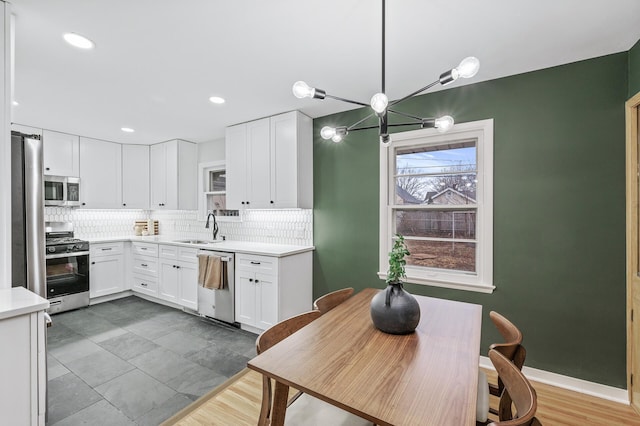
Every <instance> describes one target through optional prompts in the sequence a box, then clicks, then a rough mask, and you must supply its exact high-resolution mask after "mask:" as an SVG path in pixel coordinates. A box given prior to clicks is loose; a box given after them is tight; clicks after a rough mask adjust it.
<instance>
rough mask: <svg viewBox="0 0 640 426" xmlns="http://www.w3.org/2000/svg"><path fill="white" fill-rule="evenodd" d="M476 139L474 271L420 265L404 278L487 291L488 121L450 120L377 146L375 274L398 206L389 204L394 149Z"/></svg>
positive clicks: (490, 286)
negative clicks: (444, 127)
mask: <svg viewBox="0 0 640 426" xmlns="http://www.w3.org/2000/svg"><path fill="white" fill-rule="evenodd" d="M465 139H466V140H469V139H474V140H476V149H477V157H476V163H477V179H478V183H477V189H476V197H477V198H476V203H477V213H476V215H477V217H476V240H477V245H476V273H468V272H455V271H445V270H442V269H435V268H433V269H430V268H425V267H415V266H407V267H406V274H407V278H406V282H409V283H414V284H422V285H429V286H433V287H445V288H452V289H458V290H470V291H476V292H481V293H492V292H493V290H494V289H495V286H494V283H493V119H487V120H478V121H472V122H468V123H461V124H455V125H454V126H453V127H452V128H451V129H450V130H449V131H448V132H446V133H440V132H438V131H437V130H436V129H420V130H412V131H408V132H401V133H394V134H393V135H392V142H391V144H390V145H389V146H387V147H385V146H381V147H380V230H379V237H380V244H379V248H380V249H379V262H378V265H379V266H378V270H379V272H378V276H379V277H380V278H381V279H386V277H387V272H386V271H387V269H388V265H389V261H388V253H389V252H390V251H391V239H392V236H393V231H394V214H393V213H394V211H395V210H396V209H397V210H402V209H403V207H405V208H406V206H403V205H394V204H391V201H390V200H392V199H395V179H394V176H395V152H396V149H397V148H404V147H407V146H424V145H430V146H434V145H435V146H437V145H444V144H448V143H451V142H455V141H460V140H465Z"/></svg>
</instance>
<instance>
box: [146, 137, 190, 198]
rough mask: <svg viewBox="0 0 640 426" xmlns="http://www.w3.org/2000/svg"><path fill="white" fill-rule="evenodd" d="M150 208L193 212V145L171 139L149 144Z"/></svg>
mask: <svg viewBox="0 0 640 426" xmlns="http://www.w3.org/2000/svg"><path fill="white" fill-rule="evenodd" d="M149 154H150V155H149V157H150V161H149V167H150V172H151V173H150V176H151V208H152V209H156V210H158V209H167V210H196V209H197V208H198V205H197V198H196V190H197V148H196V144H194V143H192V142H187V141H183V140H179V139H176V140H172V141H168V142H163V143H159V144H155V145H151V148H150V152H149Z"/></svg>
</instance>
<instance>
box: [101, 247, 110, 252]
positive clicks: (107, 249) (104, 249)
mask: <svg viewBox="0 0 640 426" xmlns="http://www.w3.org/2000/svg"><path fill="white" fill-rule="evenodd" d="M111 249H113V247H108V248H103V249H100V250H102V251H109V250H111Z"/></svg>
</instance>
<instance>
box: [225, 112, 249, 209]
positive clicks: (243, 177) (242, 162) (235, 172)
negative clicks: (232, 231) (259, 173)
mask: <svg viewBox="0 0 640 426" xmlns="http://www.w3.org/2000/svg"><path fill="white" fill-rule="evenodd" d="M225 153H226V162H227V165H226V167H227V170H226V172H227V209H232V210H240V209H241V208H244V207H245V204H244V203H245V201H246V200H247V125H246V124H238V125H237V126H232V127H227V131H226V136H225Z"/></svg>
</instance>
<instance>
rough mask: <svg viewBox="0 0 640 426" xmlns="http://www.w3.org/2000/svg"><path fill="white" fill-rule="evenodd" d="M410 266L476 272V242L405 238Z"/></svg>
mask: <svg viewBox="0 0 640 426" xmlns="http://www.w3.org/2000/svg"><path fill="white" fill-rule="evenodd" d="M405 241H406V243H407V248H408V249H409V253H411V255H410V256H408V257H407V258H406V260H407V265H408V266H424V267H428V268H438V269H447V270H452V271H464V272H476V244H475V243H454V242H442V241H415V240H408V239H407V240H405Z"/></svg>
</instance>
